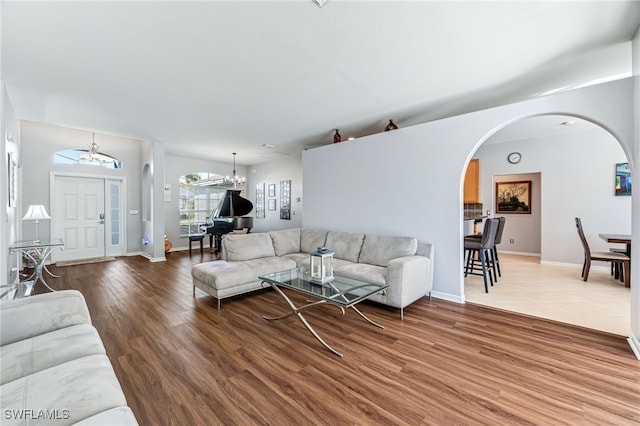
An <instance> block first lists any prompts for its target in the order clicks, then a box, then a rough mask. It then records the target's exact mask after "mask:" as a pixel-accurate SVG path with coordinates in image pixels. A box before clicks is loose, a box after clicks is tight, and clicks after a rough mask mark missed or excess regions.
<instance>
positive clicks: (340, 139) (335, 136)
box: [333, 129, 342, 143]
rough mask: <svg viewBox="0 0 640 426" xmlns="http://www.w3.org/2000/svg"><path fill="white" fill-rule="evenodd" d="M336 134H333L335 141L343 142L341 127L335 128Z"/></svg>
mask: <svg viewBox="0 0 640 426" xmlns="http://www.w3.org/2000/svg"><path fill="white" fill-rule="evenodd" d="M334 130H335V131H336V134H335V135H333V143H338V142H342V136H341V135H340V132H339V129H334Z"/></svg>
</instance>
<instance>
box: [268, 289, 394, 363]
mask: <svg viewBox="0 0 640 426" xmlns="http://www.w3.org/2000/svg"><path fill="white" fill-rule="evenodd" d="M262 284H263V285H264V284H269V285H271V287H273V289H274V290H275V291H276V292H277V293H278V294H279V295H280V296H282V298H283V299H284V300H285V302H287V304H288V305H289V308H290V309H291V312H288V313H286V314H283V315H280V316H278V317H269V316H266V315H264V316H263V317H262V318H264V319H266V320H269V321H276V320H281V319H285V318H289V317H290V316H293V315H296V316H297V317H298V319H300V321H302V324H304V326H305V327H307V330H309V331H310V332H311V334H313V336H314V337H315V338H316V339H318V341H319V342H320V343H322V345H323V346H324V347H325V348H327V349H329V350H330V351H331V352H333V353H334V354H336V355H338V356H340V357H342V354H341V353H340V352H338V351H336V350H335V349H333V348H332V347H331V346H330V345H329V344H328V343H327V342H325V341H324V340H323V339H322V337H320V335H319V334H318V333H317V332H316V331H315V329H314V328H313V327H312V326H311V324H309V321H307V319H306V318H305V317H304V315H302V312H303V311H305V310H307V309H309V308H313V307H314V306H320V305H324V304H326V303H329V304H333V303H332V302H331V300H327V299H320V300H316V301H310V302H309V303H307V304H306V305H303V306H300V307H298V306H296V305H295V304H294V303H293V301H292V300H291V299H290V298H289V297H288V296H287V295H286V294H285V293H284V292H283V291H282V290H281V289H280V287H278V285H277V284H274V283H272V282H268V281H263V282H262ZM367 286H368V285H362V286H359V287H367ZM354 288H357V287H354ZM354 288H350V289H348V290H347V291H352V290H353V289H354ZM345 293H346V291H345ZM336 296H337V297H340V296H341V294H340V293H338V294H337V295H336ZM335 306H337V307H338V308H339V309H340V311H341V313H342V315H344V312H345V311H344V308H343V307H342V306H340V305H338V304H335ZM347 308H351V309H353V310H354V311H355V312H356V313H357V314H358V315H360V316H361V317H362V318H364V319H365V320H366V321H367V322H369V323H370V324H373V325H375V326H376V327H380V328H384V327H383V326H382V325H380V324H378V323H377V322H375V321H372V320H371V319H369V318H368V317H367V316H366V315H365V314H363V313H362V312H360V310H359V309H358V308H356V307H355V306H354V305H349V306H347Z"/></svg>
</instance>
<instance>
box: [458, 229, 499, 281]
mask: <svg viewBox="0 0 640 426" xmlns="http://www.w3.org/2000/svg"><path fill="white" fill-rule="evenodd" d="M498 223H499V221H498V219H487V220H486V221H485V223H484V228H483V230H482V237H481V238H465V239H464V251H465V255H466V262H465V268H464V276H465V277H466V276H467V275H469V274H471V275H482V278H483V280H484V291H485V293H489V285H488V284H489V283H491V286H493V283H494V281H495V280H496V270H495V262H494V261H493V247H494V246H495V239H496V232H498ZM478 264H479V266H480V268H481V269H482V273H480V272H474V271H475V266H476V265H478ZM487 277H488V280H487Z"/></svg>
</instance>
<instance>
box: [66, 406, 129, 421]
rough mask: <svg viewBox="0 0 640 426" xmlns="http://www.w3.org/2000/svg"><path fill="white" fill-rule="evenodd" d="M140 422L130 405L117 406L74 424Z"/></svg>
mask: <svg viewBox="0 0 640 426" xmlns="http://www.w3.org/2000/svg"><path fill="white" fill-rule="evenodd" d="M137 424H138V422H137V421H136V418H135V417H134V415H133V412H132V411H131V408H129V407H116V408H112V409H110V410H106V411H103V412H101V413H98V414H96V415H95V416H91V417H89V418H86V419H84V420H82V421H80V422H78V423H75V425H74V426H106V425H119V426H121V425H137Z"/></svg>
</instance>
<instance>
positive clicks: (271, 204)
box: [269, 198, 276, 210]
mask: <svg viewBox="0 0 640 426" xmlns="http://www.w3.org/2000/svg"><path fill="white" fill-rule="evenodd" d="M275 209H276V199H275V198H271V199H270V200H269V210H275Z"/></svg>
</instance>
